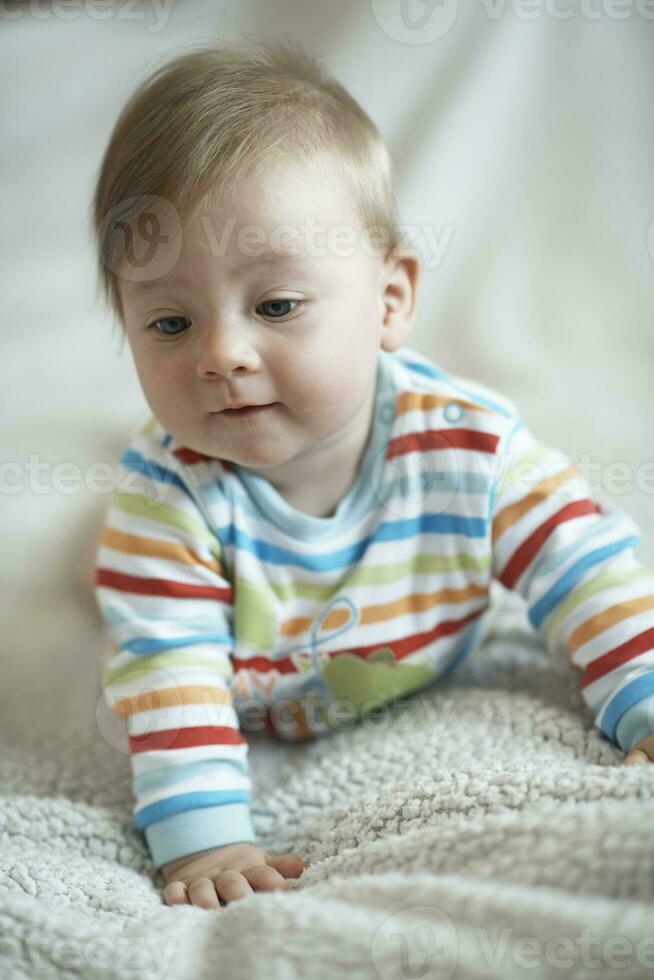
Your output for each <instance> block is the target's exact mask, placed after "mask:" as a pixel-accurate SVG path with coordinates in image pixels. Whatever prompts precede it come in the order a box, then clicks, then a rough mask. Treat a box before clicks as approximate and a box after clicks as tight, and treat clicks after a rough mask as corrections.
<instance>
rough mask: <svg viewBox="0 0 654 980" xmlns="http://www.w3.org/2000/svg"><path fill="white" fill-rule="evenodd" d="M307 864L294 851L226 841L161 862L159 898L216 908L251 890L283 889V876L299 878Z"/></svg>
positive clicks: (244, 896)
mask: <svg viewBox="0 0 654 980" xmlns="http://www.w3.org/2000/svg"><path fill="white" fill-rule="evenodd" d="M308 863H309V862H308V861H305V860H304V859H303V858H301V857H298V855H297V854H267V853H266V851H263V850H261V848H260V847H257V846H256V844H249V843H246V842H242V843H239V844H226V845H225V846H224V847H214V848H211V849H210V850H208V851H199V852H197V853H196V854H189V855H187V856H186V857H181V858H177V859H176V860H175V861H169V862H168V864H164V865H163V866H162V868H161V873H162V875H163V876H164V878H165V879H166V886H165V887H164V890H163V897H164V900H165V902H166V905H197V906H199V907H200V908H204V909H220V908H221V907H222V906H221V905H220V901H222V902H223V903H224V904H228V903H229V902H233V901H235V900H236V899H239V898H247V896H248V895H251V894H252V893H253V891H278V890H281V891H287V890H288V889H289V888H290V887H291V886H290V885H289V883H288V882H287V881H286V878H299V877H300V875H301V874H302V872H303V871H304V869H305V868H306V866H307V865H308Z"/></svg>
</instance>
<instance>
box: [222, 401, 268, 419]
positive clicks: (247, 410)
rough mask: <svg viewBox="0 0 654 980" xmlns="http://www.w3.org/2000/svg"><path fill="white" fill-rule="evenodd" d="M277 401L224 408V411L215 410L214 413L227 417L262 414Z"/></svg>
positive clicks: (245, 416) (247, 416) (246, 416)
mask: <svg viewBox="0 0 654 980" xmlns="http://www.w3.org/2000/svg"><path fill="white" fill-rule="evenodd" d="M276 404H277V402H269V403H268V404H267V405H246V406H245V407H244V408H224V409H223V410H222V412H214V413H213V414H214V415H224V416H226V417H227V418H249V417H250V416H251V415H260V414H261V413H262V412H265V411H267V410H268V409H269V408H272V407H273V406H274V405H276Z"/></svg>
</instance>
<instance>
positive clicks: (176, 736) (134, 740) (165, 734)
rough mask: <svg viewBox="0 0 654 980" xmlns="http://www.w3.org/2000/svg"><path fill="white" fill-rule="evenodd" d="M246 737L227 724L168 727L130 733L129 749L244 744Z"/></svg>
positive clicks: (137, 750)
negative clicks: (140, 732)
mask: <svg viewBox="0 0 654 980" xmlns="http://www.w3.org/2000/svg"><path fill="white" fill-rule="evenodd" d="M244 743H245V739H244V738H243V736H242V735H241V734H240V732H239V731H238V730H237V729H236V728H229V727H228V726H227V725H200V726H199V727H197V728H166V729H164V730H163V731H161V732H145V733H144V734H143V735H130V737H129V750H130V752H131V753H132V755H138V753H139V752H154V751H155V750H156V749H191V748H195V747H196V746H198V745H243V744H244Z"/></svg>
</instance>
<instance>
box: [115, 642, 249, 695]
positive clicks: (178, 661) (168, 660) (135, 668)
mask: <svg viewBox="0 0 654 980" xmlns="http://www.w3.org/2000/svg"><path fill="white" fill-rule="evenodd" d="M182 649H184V648H182V647H180V650H182ZM181 666H185V667H208V668H209V669H210V670H213V671H216V672H217V673H218V674H219V675H220V676H221V677H223V678H224V679H225V680H229V678H230V677H232V675H233V673H234V668H233V667H232V663H231V661H230V660H229V659H228V658H227V656H226V655H225V656H224V657H219V656H216V657H203V656H198V655H197V654H193V653H180V652H177V651H175V650H166V652H165V653H151V654H146V655H144V656H142V657H138V659H136V660H133V661H132V662H131V663H129V664H126V665H125V664H121V665H119V666H117V667H107V668H106V670H104V671H103V672H102V686H103V687H111V686H112V685H113V684H117V683H118V681H124V680H129V679H130V677H131V675H132V674H153V673H155V672H156V671H158V670H166V668H168V667H181Z"/></svg>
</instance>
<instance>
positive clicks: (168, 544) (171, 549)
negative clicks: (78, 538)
mask: <svg viewBox="0 0 654 980" xmlns="http://www.w3.org/2000/svg"><path fill="white" fill-rule="evenodd" d="M100 540H101V542H102V544H104V545H106V547H107V548H112V549H113V550H114V551H122V552H124V553H125V554H127V555H149V556H150V557H151V558H167V559H169V560H170V561H178V562H181V563H182V564H184V565H201V566H202V567H203V568H208V569H209V571H211V572H217V573H218V575H223V569H222V566H221V564H220V562H219V561H218V560H217V559H211V560H208V561H205V560H204V559H202V558H200V556H199V555H198V554H197V553H196V552H195V551H193V549H192V548H188V547H185V546H184V545H181V544H175V543H174V542H172V541H162V540H161V539H159V538H144V537H142V536H141V535H140V534H124V533H123V532H122V531H116V530H114V528H111V527H105V529H104V531H103V533H102V536H101V539H100Z"/></svg>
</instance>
